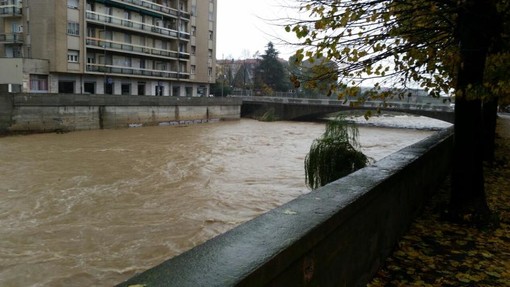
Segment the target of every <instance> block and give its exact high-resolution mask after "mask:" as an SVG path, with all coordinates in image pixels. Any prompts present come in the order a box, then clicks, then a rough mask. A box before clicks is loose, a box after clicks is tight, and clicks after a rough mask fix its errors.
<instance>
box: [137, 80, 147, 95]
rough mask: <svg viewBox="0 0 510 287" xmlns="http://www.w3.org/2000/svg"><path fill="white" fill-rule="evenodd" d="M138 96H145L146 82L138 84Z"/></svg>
mask: <svg viewBox="0 0 510 287" xmlns="http://www.w3.org/2000/svg"><path fill="white" fill-rule="evenodd" d="M138 95H139V96H145V82H138Z"/></svg>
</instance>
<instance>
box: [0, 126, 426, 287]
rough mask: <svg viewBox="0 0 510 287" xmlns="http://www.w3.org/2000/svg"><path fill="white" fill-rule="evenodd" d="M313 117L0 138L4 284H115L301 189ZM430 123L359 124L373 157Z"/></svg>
mask: <svg viewBox="0 0 510 287" xmlns="http://www.w3.org/2000/svg"><path fill="white" fill-rule="evenodd" d="M323 131H324V125H323V124H320V123H297V122H273V123H264V122H258V121H254V120H245V119H243V120H241V121H232V122H220V123H210V124H201V125H192V126H187V127H147V128H131V129H119V130H97V131H82V132H72V133H67V134H36V135H29V136H12V137H4V138H0V159H1V161H0V286H112V285H114V284H116V283H119V282H122V281H123V280H125V279H127V278H129V277H130V276H133V275H134V274H135V273H136V272H140V271H142V270H144V269H147V268H150V267H152V266H154V265H156V264H158V263H160V262H162V261H164V260H166V259H168V258H170V257H172V256H175V255H177V254H179V253H182V252H183V251H186V250H188V249H190V248H192V247H193V246H195V245H197V244H200V243H202V242H204V241H206V240H208V239H210V238H212V237H214V236H216V235H218V234H221V233H223V232H225V231H227V230H229V229H231V228H233V227H235V226H237V225H239V224H241V223H243V222H245V221H247V220H249V219H251V218H253V217H255V216H257V215H259V214H261V213H263V212H266V211H268V210H270V209H272V208H274V207H276V206H279V205H281V204H284V203H286V202H288V201H290V200H292V199H294V198H296V197H297V196H299V195H301V194H303V193H307V192H309V191H308V189H307V188H306V186H305V183H304V168H303V161H304V158H305V155H306V153H307V152H308V149H309V147H310V145H311V143H312V141H313V140H314V139H315V138H317V137H318V136H319V135H321V134H322V132H323ZM429 134H431V132H430V131H419V130H405V129H388V128H360V138H361V142H362V145H363V151H364V152H365V153H366V154H368V155H369V156H371V157H373V158H374V159H380V158H382V157H384V156H385V155H388V154H390V153H392V152H394V151H397V150H399V149H401V148H403V147H405V146H407V145H409V144H412V143H414V142H416V141H418V140H420V139H423V138H425V137H427V136H428V135H429Z"/></svg>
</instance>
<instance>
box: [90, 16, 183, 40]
mask: <svg viewBox="0 0 510 287" xmlns="http://www.w3.org/2000/svg"><path fill="white" fill-rule="evenodd" d="M87 19H88V20H89V21H92V22H94V23H97V24H103V25H108V26H113V27H122V28H129V29H134V30H142V31H145V32H150V33H152V34H157V35H162V36H165V37H168V38H173V39H186V40H189V39H190V34H189V33H187V32H183V31H177V30H173V29H169V28H165V27H160V26H157V25H152V24H147V23H142V22H138V21H133V20H130V19H123V18H120V17H115V16H111V15H107V14H103V13H98V12H95V11H87Z"/></svg>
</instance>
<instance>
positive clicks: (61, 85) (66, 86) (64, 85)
mask: <svg viewBox="0 0 510 287" xmlns="http://www.w3.org/2000/svg"><path fill="white" fill-rule="evenodd" d="M58 92H59V93H60V94H73V93H74V81H58Z"/></svg>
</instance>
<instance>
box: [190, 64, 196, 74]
mask: <svg viewBox="0 0 510 287" xmlns="http://www.w3.org/2000/svg"><path fill="white" fill-rule="evenodd" d="M196 71H197V66H195V65H191V74H192V75H194V74H195V73H196Z"/></svg>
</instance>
